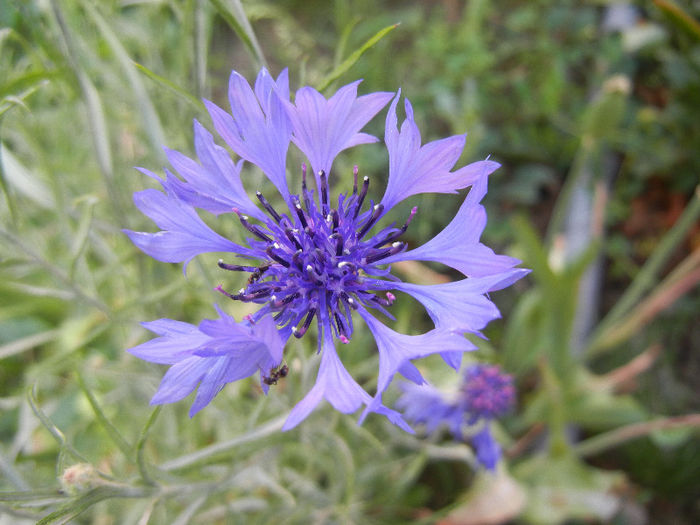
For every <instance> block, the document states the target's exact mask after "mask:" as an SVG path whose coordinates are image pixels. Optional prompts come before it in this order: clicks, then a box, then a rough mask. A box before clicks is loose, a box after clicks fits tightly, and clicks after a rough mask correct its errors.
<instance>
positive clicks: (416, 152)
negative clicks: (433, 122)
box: [381, 92, 499, 213]
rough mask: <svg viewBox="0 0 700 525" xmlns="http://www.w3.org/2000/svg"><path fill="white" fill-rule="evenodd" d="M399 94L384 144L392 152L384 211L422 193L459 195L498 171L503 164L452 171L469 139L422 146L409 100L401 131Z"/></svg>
mask: <svg viewBox="0 0 700 525" xmlns="http://www.w3.org/2000/svg"><path fill="white" fill-rule="evenodd" d="M400 94H401V93H400V92H399V94H397V95H396V97H395V98H394V100H393V101H392V103H391V106H390V107H389V113H388V115H387V118H386V130H385V137H384V140H385V142H386V145H387V149H388V151H389V181H388V183H387V187H386V191H385V193H384V197H383V198H382V201H381V203H382V204H383V205H384V211H385V213H386V211H387V210H389V209H391V208H392V207H393V206H395V205H396V204H397V203H399V202H401V201H402V200H404V199H405V198H407V197H409V196H411V195H416V194H418V193H455V191H456V190H459V189H462V188H466V187H467V186H469V185H471V184H473V183H474V182H475V181H476V180H478V179H479V178H480V177H483V176H487V175H489V174H490V173H492V172H493V171H495V170H496V169H497V168H498V167H499V164H498V163H496V162H493V161H488V160H486V161H480V162H475V163H473V164H469V165H468V166H464V167H463V168H460V169H458V170H456V171H454V172H450V170H451V169H452V168H453V167H454V165H455V163H456V162H457V160H458V159H459V157H460V155H461V154H462V150H463V149H464V141H465V137H466V136H465V135H455V136H453V137H448V138H446V139H442V140H436V141H434V142H429V143H428V144H425V145H424V146H421V138H420V131H419V130H418V126H417V125H416V123H415V121H414V120H413V109H412V107H411V103H410V102H409V101H408V99H406V100H405V107H406V120H404V122H403V124H402V125H401V130H400V131H399V130H398V129H397V123H398V119H397V117H396V105H397V104H398V101H399V97H400Z"/></svg>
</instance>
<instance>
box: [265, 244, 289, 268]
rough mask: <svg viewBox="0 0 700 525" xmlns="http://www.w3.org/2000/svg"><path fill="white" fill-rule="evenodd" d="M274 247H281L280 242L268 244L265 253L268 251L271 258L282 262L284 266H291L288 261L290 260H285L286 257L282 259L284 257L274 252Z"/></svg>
mask: <svg viewBox="0 0 700 525" xmlns="http://www.w3.org/2000/svg"><path fill="white" fill-rule="evenodd" d="M273 247H274V248H275V249H279V244H277V243H275V244H274V245H273V246H268V247H267V249H266V250H265V253H266V254H267V255H268V256H269V257H270V258H271V259H274V260H275V261H277V262H278V263H280V264H281V265H282V266H284V267H285V268H289V262H288V261H285V260H284V259H282V257H280V256H279V255H277V254H276V253H274V252H273V251H272V248H273Z"/></svg>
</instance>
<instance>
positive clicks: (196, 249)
mask: <svg viewBox="0 0 700 525" xmlns="http://www.w3.org/2000/svg"><path fill="white" fill-rule="evenodd" d="M134 203H135V204H136V206H137V207H138V208H139V209H140V210H141V212H142V213H143V214H144V215H146V216H147V217H149V218H150V219H151V220H153V222H155V223H156V225H157V226H158V227H159V228H161V229H162V230H163V231H161V232H158V233H154V234H152V233H144V232H134V231H131V230H122V231H123V232H124V233H126V234H127V235H128V236H129V238H130V239H131V241H132V242H133V243H134V244H135V245H136V246H138V247H139V248H140V249H141V250H142V251H143V252H145V253H146V254H148V255H150V256H151V257H153V258H154V259H157V260H159V261H163V262H188V261H189V260H190V259H192V258H193V257H194V256H196V255H199V254H201V253H208V252H233V253H235V254H238V255H242V256H246V257H257V256H258V254H257V252H256V251H254V250H251V249H250V248H245V247H243V246H239V245H238V244H236V243H233V242H231V241H229V240H228V239H226V238H224V237H222V236H221V235H219V234H218V233H216V232H214V231H213V230H212V229H211V228H209V226H207V225H206V224H205V223H204V221H202V219H200V218H199V216H198V215H197V213H196V212H195V211H194V210H193V209H192V208H191V207H190V206H188V205H187V204H185V203H183V202H182V201H180V200H179V199H178V198H177V197H175V196H174V195H172V194H164V193H162V192H160V191H158V190H155V189H149V190H144V191H140V192H137V193H135V194H134Z"/></svg>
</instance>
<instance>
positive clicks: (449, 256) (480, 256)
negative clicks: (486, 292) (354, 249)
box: [382, 177, 520, 277]
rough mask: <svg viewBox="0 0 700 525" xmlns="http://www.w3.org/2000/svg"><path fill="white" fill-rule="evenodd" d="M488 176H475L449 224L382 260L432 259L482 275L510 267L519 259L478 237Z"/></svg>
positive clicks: (469, 273) (461, 270) (483, 221)
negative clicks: (500, 252) (421, 242)
mask: <svg viewBox="0 0 700 525" xmlns="http://www.w3.org/2000/svg"><path fill="white" fill-rule="evenodd" d="M486 184H487V177H482V178H481V179H479V180H477V181H476V182H475V183H474V185H473V186H472V189H471V190H470V191H469V194H468V195H467V197H466V199H465V200H464V202H463V203H462V206H461V207H460V208H459V211H458V212H457V215H456V216H455V217H454V219H452V221H451V222H450V224H448V225H447V227H446V228H445V229H444V230H442V231H441V232H440V233H438V234H437V235H436V236H435V237H433V238H432V239H431V240H429V241H428V242H427V243H425V244H424V245H422V246H419V247H418V248H416V249H414V250H408V251H405V252H401V253H398V254H396V255H393V256H391V257H387V258H386V259H383V260H382V263H383V264H385V263H386V264H390V263H394V262H398V261H410V260H418V261H435V262H439V263H442V264H445V265H447V266H450V267H452V268H454V269H455V270H458V271H460V272H462V273H463V274H464V275H466V276H468V277H483V276H487V275H493V274H497V273H501V272H504V271H506V270H510V269H511V268H513V267H514V266H516V265H518V264H520V261H519V260H518V259H514V258H513V257H508V256H506V255H496V254H495V253H494V252H493V250H491V248H488V247H487V246H485V245H483V244H481V243H480V242H479V237H481V233H482V231H483V229H484V226H485V225H486V212H485V210H484V208H483V206H481V205H480V204H479V202H480V201H481V199H482V198H483V196H484V194H485V193H486Z"/></svg>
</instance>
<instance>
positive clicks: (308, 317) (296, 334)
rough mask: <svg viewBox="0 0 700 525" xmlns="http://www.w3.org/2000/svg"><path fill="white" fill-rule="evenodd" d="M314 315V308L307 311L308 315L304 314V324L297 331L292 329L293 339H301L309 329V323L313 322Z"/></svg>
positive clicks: (294, 328)
mask: <svg viewBox="0 0 700 525" xmlns="http://www.w3.org/2000/svg"><path fill="white" fill-rule="evenodd" d="M315 315H316V308H312V309H311V310H309V313H308V314H306V319H305V320H304V324H303V325H302V326H301V328H299V329H297V327H296V326H294V327H292V333H293V334H294V337H296V338H297V339H301V338H302V337H303V336H304V334H305V333H306V331H307V330H308V329H309V326H311V321H313V320H314V316H315Z"/></svg>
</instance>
